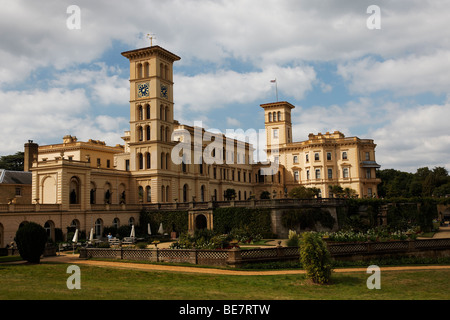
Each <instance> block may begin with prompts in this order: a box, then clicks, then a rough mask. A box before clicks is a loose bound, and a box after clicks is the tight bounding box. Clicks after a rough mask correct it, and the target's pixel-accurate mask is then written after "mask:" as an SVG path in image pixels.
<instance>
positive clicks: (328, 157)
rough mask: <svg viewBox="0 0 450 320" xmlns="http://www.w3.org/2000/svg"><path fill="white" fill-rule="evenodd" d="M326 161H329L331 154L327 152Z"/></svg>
mask: <svg viewBox="0 0 450 320" xmlns="http://www.w3.org/2000/svg"><path fill="white" fill-rule="evenodd" d="M327 160H328V161H330V160H331V152H327Z"/></svg>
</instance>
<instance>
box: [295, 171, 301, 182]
mask: <svg viewBox="0 0 450 320" xmlns="http://www.w3.org/2000/svg"><path fill="white" fill-rule="evenodd" d="M299 180H300V179H299V173H298V171H294V181H299Z"/></svg>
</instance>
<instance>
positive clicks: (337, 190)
mask: <svg viewBox="0 0 450 320" xmlns="http://www.w3.org/2000/svg"><path fill="white" fill-rule="evenodd" d="M328 189H329V191H330V193H332V194H333V196H334V197H335V198H340V197H342V196H343V195H344V189H343V188H342V187H341V186H339V185H334V186H328Z"/></svg>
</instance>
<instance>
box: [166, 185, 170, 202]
mask: <svg viewBox="0 0 450 320" xmlns="http://www.w3.org/2000/svg"><path fill="white" fill-rule="evenodd" d="M169 190H170V189H169V186H166V202H170V192H169Z"/></svg>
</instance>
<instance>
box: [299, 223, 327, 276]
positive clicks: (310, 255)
mask: <svg viewBox="0 0 450 320" xmlns="http://www.w3.org/2000/svg"><path fill="white" fill-rule="evenodd" d="M300 263H301V264H302V266H303V268H304V269H305V271H306V276H307V277H308V278H310V279H311V280H312V281H313V282H314V283H318V284H327V283H329V282H330V278H331V271H332V261H331V255H330V253H329V251H328V248H327V246H326V244H325V242H324V241H323V240H322V237H321V236H320V234H318V233H316V232H304V233H302V234H301V236H300Z"/></svg>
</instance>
